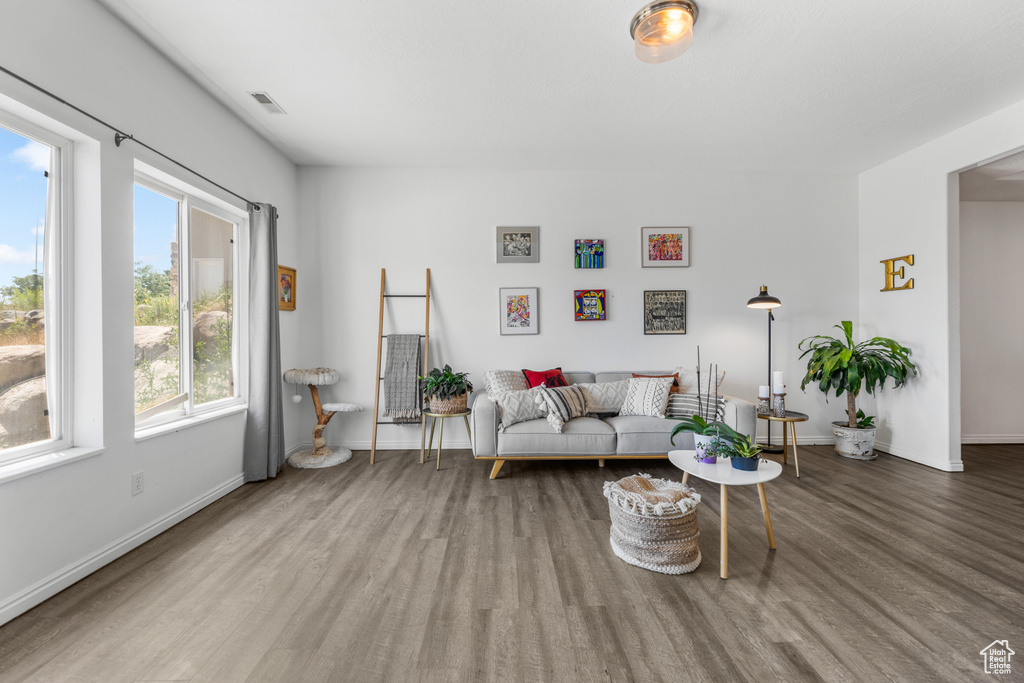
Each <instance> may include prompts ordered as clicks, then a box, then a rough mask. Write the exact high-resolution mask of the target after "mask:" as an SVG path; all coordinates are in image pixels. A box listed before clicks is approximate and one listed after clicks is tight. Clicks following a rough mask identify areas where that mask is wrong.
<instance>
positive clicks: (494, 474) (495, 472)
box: [491, 460, 505, 479]
mask: <svg viewBox="0 0 1024 683" xmlns="http://www.w3.org/2000/svg"><path fill="white" fill-rule="evenodd" d="M504 464H505V461H504V460H495V461H494V467H492V468H491V479H494V478H496V477H497V476H498V472H500V471H501V466H502V465H504Z"/></svg>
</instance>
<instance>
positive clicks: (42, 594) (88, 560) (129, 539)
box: [0, 474, 245, 625]
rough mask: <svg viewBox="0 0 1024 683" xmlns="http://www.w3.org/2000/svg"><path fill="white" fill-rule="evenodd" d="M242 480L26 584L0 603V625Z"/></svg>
mask: <svg viewBox="0 0 1024 683" xmlns="http://www.w3.org/2000/svg"><path fill="white" fill-rule="evenodd" d="M244 483H245V480H244V477H243V476H242V475H241V474H239V475H238V476H236V477H233V478H231V479H230V480H228V481H226V482H224V483H223V484H221V485H220V486H216V487H214V488H212V489H210V490H209V491H207V492H206V493H204V494H203V495H201V496H199V497H198V498H196V499H195V500H193V501H191V502H189V503H186V504H185V505H183V506H182V507H180V508H178V509H177V510H175V511H173V512H171V513H169V514H167V515H164V516H163V517H161V518H160V519H158V520H156V521H154V522H152V523H151V524H148V525H146V526H144V527H142V528H141V529H139V530H137V531H135V532H133V533H130V534H128V535H127V536H124V537H122V538H120V539H118V540H117V541H114V542H113V543H111V544H110V545H108V546H106V547H105V548H102V549H101V550H99V551H97V552H96V553H93V554H92V555H89V556H88V557H85V558H82V559H81V560H79V561H78V562H75V563H73V564H71V565H68V566H67V567H65V568H64V569H61V570H59V571H57V572H54V573H53V574H51V575H50V576H48V577H46V578H45V579H43V580H41V581H39V582H37V583H35V584H34V585H32V586H29V587H28V588H26V589H25V590H23V591H21V592H20V593H17V594H16V595H14V596H13V597H11V598H10V599H8V600H6V601H4V602H2V603H0V625H3V624H5V623H7V622H8V621H10V620H11V619H13V618H15V617H16V616H18V615H19V614H24V613H25V612H27V611H28V610H30V609H32V608H33V607H35V606H36V605H38V604H39V603H41V602H43V601H44V600H46V599H47V598H50V597H53V596H54V595H56V594H57V593H59V592H61V591H62V590H64V589H65V588H67V587H68V586H70V585H71V584H73V583H75V582H77V581H81V580H82V579H84V578H85V577H86V576H88V575H89V574H92V573H93V572H94V571H96V570H97V569H100V568H101V567H103V566H105V565H107V564H110V563H111V562H113V561H114V560H116V559H117V558H119V557H121V556H122V555H124V554H125V553H127V552H129V551H131V550H134V549H135V548H137V547H139V546H140V545H142V544H143V543H145V542H146V541H148V540H150V539H151V538H153V537H155V536H157V535H158V534H161V533H163V532H164V531H167V530H168V529H170V528H171V527H172V526H174V525H175V524H177V523H178V522H180V521H182V520H183V519H185V518H187V517H189V516H191V515H193V514H195V513H196V512H198V511H199V510H202V509H203V508H204V507H206V506H207V505H209V504H210V503H212V502H214V501H216V500H219V499H220V498H223V497H224V496H226V495H227V494H229V493H231V492H232V491H234V490H235V489H237V488H238V487H239V486H241V485H242V484H244Z"/></svg>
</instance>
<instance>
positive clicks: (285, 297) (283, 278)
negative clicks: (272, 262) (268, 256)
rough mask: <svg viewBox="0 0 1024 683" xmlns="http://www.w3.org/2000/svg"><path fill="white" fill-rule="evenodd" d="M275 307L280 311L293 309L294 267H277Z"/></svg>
mask: <svg viewBox="0 0 1024 683" xmlns="http://www.w3.org/2000/svg"><path fill="white" fill-rule="evenodd" d="M277 307H278V308H279V309H280V310H282V311H294V310H295V269H294V268H289V267H288V266H278V267H277Z"/></svg>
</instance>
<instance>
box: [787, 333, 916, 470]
mask: <svg viewBox="0 0 1024 683" xmlns="http://www.w3.org/2000/svg"><path fill="white" fill-rule="evenodd" d="M835 327H836V328H838V329H841V330H843V332H844V333H845V336H846V340H845V341H843V340H841V339H836V338H835V337H828V336H824V335H817V336H814V337H807V338H806V339H804V340H803V341H801V342H800V345H799V347H798V348H799V349H800V350H802V351H803V353H802V354H800V358H803V357H804V356H807V355H810V358H808V359H807V374H806V375H805V376H804V379H803V381H802V382H801V383H800V389H802V390H805V389H804V388H805V387H806V386H807V385H808V384H810V383H811V382H814V383H816V384H817V385H818V388H819V389H821V391H822V392H823V393H824V394H825V400H826V401H827V400H828V393H829V391H834V392H835V395H836V397H839V396H842V395H843V392H844V391H845V392H846V418H847V419H846V421H845V422H842V421H837V422H833V423H832V433H833V434H834V436H835V450H836V453H838V454H839V455H842V456H845V457H847V458H854V459H856V460H872V459H874V458H875V452H874V450H875V429H876V428H875V425H874V419H875V418H874V416H873V415H865V414H864V411H863V410H861V411H858V410H857V396H858V395H859V394H860V391H861V389H867V392H868V393H869V394H874V392H875V389H876V388H877V389H879V390H881V389H882V388H883V387H884V385H885V379H886V378H887V377H892V379H893V388H899V387H901V386H903V385H904V384H906V381H907V378H908V377H910V376H911V375H917V367H916V366H915V365H914V364H913V363H911V362H910V354H911V351H910V349H908V348H907V347H905V346H902V345H900V344H899V343H897V342H895V341H893V340H892V339H887V338H885V337H874V338H872V339H868V340H867V341H863V342H861V343H859V344H855V343H854V341H853V323H852V322H850V321H849V320H844V321H843V322H842V324H841V325H835Z"/></svg>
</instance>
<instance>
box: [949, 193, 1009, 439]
mask: <svg viewBox="0 0 1024 683" xmlns="http://www.w3.org/2000/svg"><path fill="white" fill-rule="evenodd" d="M1022 254H1024V202H960V347H961V349H962V350H963V354H962V356H961V362H960V387H961V393H960V396H961V402H960V405H961V429H962V431H963V436H962V442H963V443H1024V423H1022V422H1021V416H1020V405H1021V398H1020V396H1021V388H1022V387H1024V358H1022V357H1021V355H1020V346H1021V341H1020V340H1021V339H1024V316H1022V315H1020V312H1019V308H1020V293H1021V292H1022V291H1024V269H1022V268H1021V267H1020V259H1021V255H1022Z"/></svg>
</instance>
